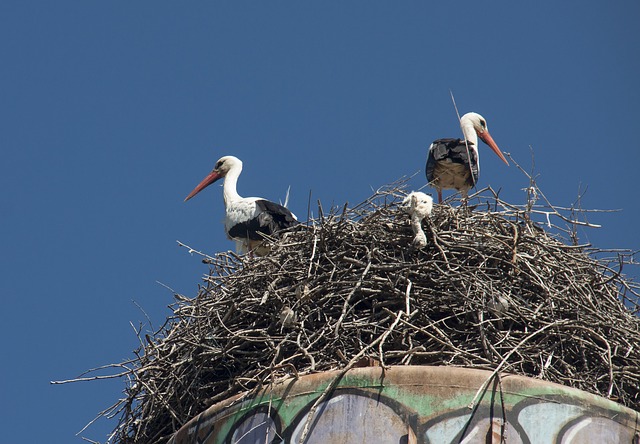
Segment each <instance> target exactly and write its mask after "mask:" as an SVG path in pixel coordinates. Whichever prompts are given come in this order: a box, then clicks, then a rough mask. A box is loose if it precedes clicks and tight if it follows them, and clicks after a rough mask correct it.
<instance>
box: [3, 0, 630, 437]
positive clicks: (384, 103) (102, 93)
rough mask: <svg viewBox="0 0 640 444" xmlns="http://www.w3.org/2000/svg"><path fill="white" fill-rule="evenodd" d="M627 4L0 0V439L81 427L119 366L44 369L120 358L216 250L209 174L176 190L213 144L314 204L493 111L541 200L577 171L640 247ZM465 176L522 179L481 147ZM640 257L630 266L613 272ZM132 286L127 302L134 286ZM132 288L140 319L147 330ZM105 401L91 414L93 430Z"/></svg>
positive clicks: (254, 190) (603, 218)
mask: <svg viewBox="0 0 640 444" xmlns="http://www.w3.org/2000/svg"><path fill="white" fill-rule="evenodd" d="M639 18H640V3H639V2H638V1H637V0H625V1H620V2H602V1H566V2H557V1H554V2H550V1H549V2H545V1H543V2H527V3H526V4H522V2H510V1H495V2H478V1H473V2H471V1H466V0H464V1H457V2H425V1H411V0H410V1H403V2H379V1H357V2H354V1H339V2H293V1H291V2H284V1H272V2H257V1H255V2H246V1H237V2H219V1H212V2H189V3H177V2H167V1H153V2H149V1H139V2H137V1H136V2H87V1H66V0H62V1H55V2H45V1H14V0H9V1H5V2H3V3H2V4H1V5H0V54H1V59H0V60H1V63H2V67H1V68H0V147H1V149H2V160H1V161H0V185H1V186H2V193H1V194H0V227H1V231H0V232H1V236H2V247H1V248H0V258H1V260H2V266H1V268H0V273H1V279H0V294H1V296H2V304H3V312H4V315H3V320H2V322H1V323H0V329H1V330H0V331H1V332H2V337H3V343H4V347H3V348H4V350H3V353H2V366H1V367H0V390H1V392H0V399H2V402H0V418H1V420H0V421H1V424H2V430H3V431H2V434H3V436H2V438H1V439H0V440H1V441H2V442H7V443H13V442H45V441H46V442H69V443H71V442H78V443H80V442H83V441H81V439H80V438H77V437H75V436H74V434H75V433H76V432H77V431H78V430H79V429H80V428H81V427H82V426H83V425H84V424H85V423H87V422H88V421H89V420H91V419H92V418H93V416H94V415H95V414H97V412H99V411H100V410H102V409H103V408H106V407H108V406H109V405H111V403H113V402H114V401H115V400H116V399H117V398H118V397H119V396H121V391H122V389H123V388H124V381H111V382H92V383H82V384H73V385H64V386H52V385H50V384H49V381H51V380H59V379H67V378H73V377H75V376H78V375H79V374H80V373H81V372H83V371H84V370H86V369H90V368H93V367H97V366H100V365H103V364H108V363H115V362H120V361H122V360H124V359H126V358H128V357H131V356H132V354H131V351H132V350H133V349H135V348H136V346H137V345H138V343H137V339H136V336H135V334H134V331H133V329H132V327H131V325H130V322H131V323H133V325H134V326H136V327H137V326H138V325H139V324H140V323H143V324H145V325H144V326H143V329H144V330H145V331H146V330H153V329H155V328H156V327H158V326H159V325H161V324H162V323H163V321H164V319H165V318H166V316H167V315H168V314H169V313H170V311H169V309H168V308H167V306H168V305H169V304H170V303H171V302H172V293H171V292H170V291H169V290H167V289H166V288H165V287H163V285H160V284H159V283H162V284H164V285H166V286H168V287H171V288H173V289H175V290H176V291H177V292H179V293H181V294H184V295H186V296H190V297H191V296H194V295H195V294H196V293H197V289H198V285H199V283H200V279H201V276H202V275H203V274H205V273H206V272H207V267H206V266H205V265H203V264H201V262H200V258H199V257H197V256H190V255H189V254H188V253H187V251H186V250H185V249H183V248H179V247H178V246H177V245H176V240H180V241H182V242H184V243H186V244H188V245H191V246H192V247H194V248H196V249H199V250H203V251H206V252H207V253H210V254H213V253H215V252H217V251H221V250H226V249H230V248H232V244H231V243H230V242H229V241H228V240H226V239H225V236H224V233H223V229H222V225H221V220H222V218H223V206H222V198H221V191H220V189H219V188H218V187H217V186H213V187H210V188H209V189H207V190H206V191H205V192H203V193H201V194H200V195H198V196H197V197H196V198H195V199H193V200H192V201H189V202H188V203H183V199H184V197H185V196H186V195H187V193H188V192H189V191H191V189H192V188H193V187H194V186H195V185H196V184H197V183H198V182H199V181H200V179H202V178H203V177H204V175H205V174H206V173H208V172H209V170H210V169H211V168H212V167H213V164H214V162H215V160H216V159H217V158H219V157H221V156H222V155H226V154H233V155H236V156H238V157H240V158H241V159H242V160H243V161H244V164H245V169H244V173H243V175H242V176H241V178H240V182H239V191H240V193H241V194H243V195H245V196H250V195H259V196H263V197H267V198H270V199H272V200H279V199H282V198H283V197H284V195H285V192H286V189H287V187H288V186H291V198H290V207H291V209H292V210H293V211H294V212H295V213H297V214H298V215H299V216H301V217H304V216H306V214H307V202H308V196H309V192H310V191H311V192H312V193H313V200H314V201H315V200H316V199H320V200H322V202H323V203H324V206H325V207H329V206H330V205H331V204H333V203H335V204H343V203H344V202H345V201H348V202H351V203H354V204H355V203H357V202H360V201H361V200H363V199H365V198H366V197H368V196H369V195H370V193H371V187H374V188H375V187H378V186H380V185H383V184H386V183H389V182H391V181H394V180H395V179H397V178H399V177H401V176H403V175H410V174H413V173H415V172H416V171H418V170H420V173H419V174H418V175H417V176H415V178H414V179H412V181H411V187H412V188H415V189H417V188H419V187H421V186H422V185H423V184H424V182H425V179H424V173H423V171H424V163H425V159H426V151H427V148H428V146H429V144H430V142H431V141H432V140H434V139H436V138H440V137H458V136H459V135H460V130H459V127H458V124H457V120H456V116H455V113H454V111H453V108H452V105H451V100H450V97H449V90H450V89H451V90H453V92H454V93H455V95H456V99H457V103H458V106H459V108H460V111H461V112H463V113H464V112H467V111H476V112H479V113H481V114H483V115H484V116H485V117H486V118H487V120H488V123H489V128H490V130H491V133H492V135H493V137H494V139H495V140H496V141H497V142H498V144H499V146H500V147H501V148H502V150H503V151H506V152H509V153H511V154H512V155H513V156H514V157H515V158H516V159H517V160H518V161H519V162H520V163H521V164H522V165H524V166H525V167H527V168H528V167H529V166H530V157H531V156H530V151H529V146H532V147H533V150H534V155H535V164H536V171H537V173H539V175H540V176H539V178H538V182H539V185H540V187H541V188H542V190H543V191H544V192H545V193H546V195H547V197H549V199H550V200H551V201H552V202H553V203H555V204H556V205H561V206H568V205H570V204H571V203H572V202H573V201H574V200H575V199H576V197H577V194H578V190H579V189H581V188H582V189H584V188H586V187H588V191H587V193H586V195H585V196H584V199H583V201H582V205H583V206H584V207H586V208H598V209H621V211H620V212H617V213H607V214H597V215H593V216H592V217H591V220H592V221H593V222H595V223H599V224H602V226H603V227H602V228H601V229H599V230H589V231H586V232H583V233H582V235H583V237H582V239H583V240H585V241H590V242H592V243H593V244H594V245H595V246H597V247H600V248H629V249H640V238H639V236H638V220H639V219H640V210H639V208H638V206H639V204H640V202H639V201H638V198H637V189H636V188H637V181H638V174H639V173H638V164H639V160H640V149H639V148H640V147H639V145H640V139H639V138H638V136H637V135H636V134H635V133H636V132H637V131H638V130H639V128H640V125H639V122H640V106H639V105H638V104H639V103H640V87H639V86H638V79H639V78H640V31H639V30H638V23H637V22H638V19H639ZM480 154H481V160H482V170H481V173H480V184H479V185H480V186H481V187H484V186H486V185H491V186H492V187H494V188H496V189H498V188H501V189H502V190H503V191H502V195H501V196H502V197H503V198H505V199H506V200H509V201H511V202H513V203H523V202H524V194H523V192H522V191H521V188H523V187H524V186H526V180H525V179H524V177H523V175H522V174H521V173H519V172H518V171H517V169H516V168H514V167H510V168H507V167H506V166H505V165H503V164H502V163H501V162H500V161H499V159H498V158H497V157H496V156H495V155H493V154H492V153H491V151H490V150H488V149H486V147H481V153H480ZM627 271H628V272H629V273H630V274H631V275H632V276H638V275H639V273H638V270H637V269H634V268H629V269H628V270H627ZM134 301H135V303H134ZM136 304H137V305H139V306H140V307H142V308H143V309H144V311H145V312H146V314H147V315H148V316H149V318H150V319H151V321H152V322H153V326H152V327H149V325H148V322H147V320H146V317H145V313H143V312H142V311H141V310H140V309H139V308H138V307H137V306H136ZM114 426H115V422H114V421H113V422H108V421H98V422H97V424H96V425H95V426H94V427H92V428H91V429H89V431H88V432H87V433H86V434H85V435H86V436H87V437H90V438H92V439H95V440H99V441H103V440H104V438H105V436H106V434H107V432H108V431H110V430H111V429H112V428H113V427H114Z"/></svg>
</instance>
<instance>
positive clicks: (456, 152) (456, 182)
mask: <svg viewBox="0 0 640 444" xmlns="http://www.w3.org/2000/svg"><path fill="white" fill-rule="evenodd" d="M460 128H461V129H462V134H464V139H438V140H435V141H434V142H433V143H432V144H431V147H429V156H428V157H427V168H426V173H427V181H428V182H429V184H430V185H431V186H433V187H434V188H435V189H436V190H437V191H438V202H442V190H443V189H452V188H453V189H456V190H458V191H460V193H462V198H463V200H465V201H466V199H467V196H468V194H469V190H470V189H471V188H472V187H474V186H475V184H476V183H477V182H478V175H479V174H480V160H479V155H478V137H479V138H480V139H481V140H482V141H483V142H484V143H486V144H487V145H489V147H490V148H491V149H492V150H493V152H494V153H496V154H497V155H498V157H500V159H502V161H503V162H504V163H506V164H507V165H509V162H507V159H505V157H504V155H503V154H502V152H501V151H500V148H498V145H496V143H495V142H494V140H493V138H492V137H491V134H489V130H488V129H487V121H486V120H485V118H484V117H482V116H481V115H480V114H478V113H467V114H465V115H464V116H462V118H461V119H460Z"/></svg>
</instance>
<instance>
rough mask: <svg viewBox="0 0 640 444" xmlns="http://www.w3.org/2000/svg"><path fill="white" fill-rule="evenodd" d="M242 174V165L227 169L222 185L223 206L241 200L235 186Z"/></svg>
mask: <svg viewBox="0 0 640 444" xmlns="http://www.w3.org/2000/svg"><path fill="white" fill-rule="evenodd" d="M241 172H242V165H239V166H236V165H234V166H233V167H231V168H230V169H229V171H228V172H227V174H226V176H224V185H223V186H222V196H223V197H224V204H225V206H226V205H227V204H228V203H230V202H237V201H239V200H241V199H242V197H241V196H240V195H239V194H238V191H237V189H236V186H237V184H238V177H240V173H241Z"/></svg>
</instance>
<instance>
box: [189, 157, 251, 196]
mask: <svg viewBox="0 0 640 444" xmlns="http://www.w3.org/2000/svg"><path fill="white" fill-rule="evenodd" d="M232 169H233V170H235V171H237V173H236V174H240V171H242V161H241V160H240V159H238V158H237V157H234V156H224V157H221V158H220V159H218V161H217V162H216V165H215V166H214V167H213V170H211V172H210V173H209V174H208V175H207V176H206V177H205V178H204V179H202V181H201V182H200V183H199V184H198V186H196V187H195V188H194V189H193V191H191V193H189V195H188V196H187V197H186V198H185V199H184V201H185V202H186V201H188V200H189V199H191V198H192V197H193V196H195V195H196V194H198V193H199V192H200V191H202V190H204V189H205V188H207V187H208V186H209V185H211V184H212V183H214V182H215V181H217V180H219V179H222V178H223V177H225V176H226V175H227V174H228V173H229V171H230V170H232Z"/></svg>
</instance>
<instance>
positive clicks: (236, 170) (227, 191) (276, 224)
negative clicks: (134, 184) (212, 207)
mask: <svg viewBox="0 0 640 444" xmlns="http://www.w3.org/2000/svg"><path fill="white" fill-rule="evenodd" d="M241 172H242V161H241V160H240V159H238V158H237V157H234V156H224V157H221V158H220V159H219V160H218V161H217V162H216V165H215V167H214V168H213V170H212V171H211V173H209V175H207V176H206V177H205V178H204V179H203V180H202V182H200V183H199V184H198V186H196V187H195V188H194V189H193V191H191V193H189V195H188V196H187V197H186V198H185V199H184V201H185V202H186V201H188V200H189V199H191V198H192V197H193V196H195V195H196V194H198V193H199V192H200V191H202V190H203V189H205V188H206V187H208V186H209V185H211V184H212V183H214V182H215V181H217V180H219V179H222V178H224V185H223V187H222V195H223V197H224V207H225V212H226V215H225V219H224V228H225V232H226V233H227V236H228V237H229V238H230V239H233V240H235V241H236V251H237V252H238V253H246V252H249V251H254V252H256V254H258V255H264V254H266V253H267V252H268V250H265V249H264V248H260V246H261V244H262V243H263V242H264V240H265V235H266V236H270V235H272V234H274V233H275V232H276V231H279V230H282V229H284V228H289V227H291V226H293V225H296V224H297V223H298V220H297V219H296V216H295V215H294V214H293V213H292V212H291V211H289V210H288V209H287V208H285V207H284V206H282V205H280V204H277V203H275V202H271V201H268V200H266V199H263V198H261V197H241V196H240V195H239V194H238V191H237V190H236V185H237V183H238V177H239V176H240V173H241Z"/></svg>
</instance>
